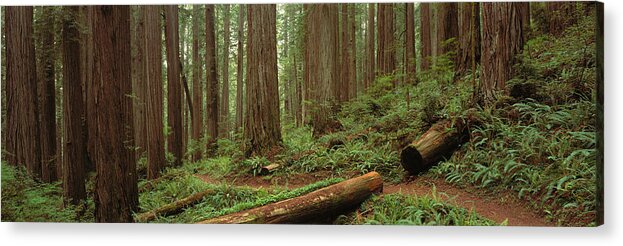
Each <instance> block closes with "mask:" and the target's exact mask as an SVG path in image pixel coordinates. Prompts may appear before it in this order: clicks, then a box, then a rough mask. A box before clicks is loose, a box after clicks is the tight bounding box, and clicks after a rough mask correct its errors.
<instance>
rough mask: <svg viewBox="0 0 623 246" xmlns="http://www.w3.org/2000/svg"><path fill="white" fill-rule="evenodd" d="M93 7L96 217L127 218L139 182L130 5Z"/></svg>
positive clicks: (135, 201) (106, 219) (102, 219)
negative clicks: (133, 104) (132, 94)
mask: <svg viewBox="0 0 623 246" xmlns="http://www.w3.org/2000/svg"><path fill="white" fill-rule="evenodd" d="M156 8H157V7H156ZM94 12H95V13H94V15H93V16H92V18H94V21H93V34H94V38H93V41H94V45H93V47H94V53H95V54H94V62H95V64H94V65H95V66H94V70H93V81H92V82H91V83H92V85H93V86H94V87H95V92H96V93H95V95H94V96H95V97H96V100H97V104H96V106H95V108H96V110H97V111H96V112H95V113H94V114H93V115H92V117H95V118H96V122H97V127H96V129H95V132H96V136H95V142H96V146H97V152H96V153H95V160H96V170H97V179H96V184H95V195H94V196H95V199H94V201H95V220H96V221H97V222H132V213H133V212H134V211H136V210H137V205H138V187H137V178H136V162H135V156H134V155H135V154H134V146H133V138H134V137H133V131H132V130H133V127H132V126H133V120H132V99H131V98H130V97H128V96H127V95H129V94H131V93H132V80H131V70H130V68H131V55H130V7H129V6H98V7H95V11H94ZM147 12H149V11H147ZM156 13H158V12H156ZM158 19H159V18H158ZM158 19H156V20H155V23H156V25H157V23H159V22H158V21H157V20H158ZM146 23H149V21H147V22H146Z"/></svg>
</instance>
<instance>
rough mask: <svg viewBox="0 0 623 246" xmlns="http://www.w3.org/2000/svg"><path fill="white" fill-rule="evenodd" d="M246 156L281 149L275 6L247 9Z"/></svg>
mask: <svg viewBox="0 0 623 246" xmlns="http://www.w3.org/2000/svg"><path fill="white" fill-rule="evenodd" d="M247 8H248V13H247V15H248V16H247V21H248V25H249V26H248V32H247V35H248V36H247V37H248V39H247V64H248V65H247V66H248V68H247V90H246V98H247V104H246V106H247V110H246V117H245V127H244V135H245V141H246V143H247V144H248V145H247V146H246V152H245V155H246V156H251V155H255V154H259V155H264V154H267V153H268V152H269V151H271V149H272V148H274V147H276V146H279V145H281V126H280V123H279V120H280V117H279V84H278V80H277V24H276V12H277V11H276V5H274V4H254V5H248V7H247Z"/></svg>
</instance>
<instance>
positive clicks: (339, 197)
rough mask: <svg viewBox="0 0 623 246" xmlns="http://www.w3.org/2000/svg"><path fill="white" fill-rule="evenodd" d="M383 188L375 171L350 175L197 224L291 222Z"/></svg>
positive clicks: (349, 205) (353, 203) (341, 208)
mask: <svg viewBox="0 0 623 246" xmlns="http://www.w3.org/2000/svg"><path fill="white" fill-rule="evenodd" d="M382 191H383V180H382V179H381V175H379V174H378V173H377V172H371V173H368V174H365V175H362V176H359V177H356V178H352V179H349V180H346V181H343V182H340V183H337V184H334V185H331V186H328V187H325V188H322V189H319V190H317V191H314V192H311V193H308V194H305V195H302V196H299V197H295V198H290V199H287V200H283V201H280V202H276V203H271V204H267V205H264V206H262V207H257V208H253V209H249V210H245V211H241V212H237V213H232V214H228V215H224V216H220V217H216V218H212V219H208V220H204V221H201V222H199V223H198V224H295V223H305V222H309V221H311V220H314V219H318V218H320V217H327V216H332V215H337V214H339V213H342V212H345V211H347V210H348V209H353V208H355V207H357V206H359V204H361V203H362V202H363V201H365V200H366V199H367V198H368V197H369V196H370V195H372V194H373V193H380V192H382Z"/></svg>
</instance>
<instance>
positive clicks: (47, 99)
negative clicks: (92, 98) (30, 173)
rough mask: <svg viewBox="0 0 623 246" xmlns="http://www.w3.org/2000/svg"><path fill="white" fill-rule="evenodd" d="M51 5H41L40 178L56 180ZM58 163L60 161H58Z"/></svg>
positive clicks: (52, 17) (52, 19) (50, 180)
mask: <svg viewBox="0 0 623 246" xmlns="http://www.w3.org/2000/svg"><path fill="white" fill-rule="evenodd" d="M52 11H53V9H52V7H47V6H46V7H42V12H43V13H42V18H43V25H42V26H41V27H42V28H41V30H40V32H41V36H42V47H41V53H42V57H41V63H42V65H41V69H42V70H43V71H39V72H42V74H43V76H42V78H41V79H40V80H39V83H40V85H39V88H38V89H39V90H40V91H39V97H40V98H39V105H40V107H39V110H40V111H39V112H40V117H39V119H40V127H41V180H42V181H44V182H53V181H56V179H57V175H56V163H57V157H56V104H55V101H56V92H55V77H54V76H55V73H54V65H55V64H54V61H55V60H54V58H55V56H54V13H53V12H52ZM58 163H60V161H58Z"/></svg>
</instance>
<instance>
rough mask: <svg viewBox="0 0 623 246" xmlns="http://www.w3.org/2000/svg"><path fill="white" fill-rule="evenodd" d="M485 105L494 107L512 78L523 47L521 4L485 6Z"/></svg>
mask: <svg viewBox="0 0 623 246" xmlns="http://www.w3.org/2000/svg"><path fill="white" fill-rule="evenodd" d="M482 28H483V32H482V33H483V36H482V50H483V51H484V52H483V53H482V61H481V62H482V66H481V67H482V75H481V83H480V84H481V86H480V91H481V93H482V95H481V96H482V101H481V102H484V103H486V104H489V103H493V102H494V101H495V100H496V98H497V95H498V94H499V93H506V92H505V84H506V81H508V80H509V79H510V78H511V77H512V73H513V71H512V67H513V62H514V57H515V54H517V53H519V52H520V51H521V48H522V46H523V43H522V42H523V26H522V21H521V15H519V4H518V3H482Z"/></svg>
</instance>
